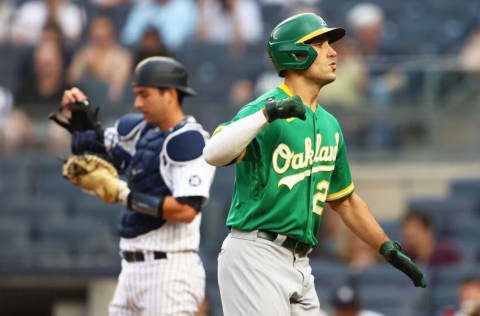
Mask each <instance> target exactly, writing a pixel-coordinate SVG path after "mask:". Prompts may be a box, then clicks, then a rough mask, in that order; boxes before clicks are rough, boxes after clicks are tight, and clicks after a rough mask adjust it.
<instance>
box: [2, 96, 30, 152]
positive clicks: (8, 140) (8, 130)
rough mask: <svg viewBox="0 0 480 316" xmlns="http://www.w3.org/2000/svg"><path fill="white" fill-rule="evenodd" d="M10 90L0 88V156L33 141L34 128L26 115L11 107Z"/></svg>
mask: <svg viewBox="0 0 480 316" xmlns="http://www.w3.org/2000/svg"><path fill="white" fill-rule="evenodd" d="M13 105H14V99H13V94H12V92H11V91H10V90H8V89H7V88H4V87H0V154H1V155H7V154H12V153H15V152H17V151H20V150H21V149H23V148H25V147H26V146H28V145H30V144H31V143H32V141H33V136H34V134H35V133H34V127H33V124H32V122H31V121H30V119H29V118H28V117H27V115H26V114H25V113H24V112H23V111H22V110H20V109H16V108H14V107H13Z"/></svg>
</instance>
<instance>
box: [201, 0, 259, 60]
mask: <svg viewBox="0 0 480 316" xmlns="http://www.w3.org/2000/svg"><path fill="white" fill-rule="evenodd" d="M198 6H199V8H198V25H197V30H196V33H197V39H198V40H199V41H201V42H206V43H215V44H231V45H232V50H231V52H232V55H241V53H242V51H241V49H243V48H244V46H245V44H252V43H258V42H259V41H261V40H263V24H262V16H261V10H260V6H259V5H258V3H257V2H255V1H253V0H199V4H198Z"/></svg>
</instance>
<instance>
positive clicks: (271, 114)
mask: <svg viewBox="0 0 480 316" xmlns="http://www.w3.org/2000/svg"><path fill="white" fill-rule="evenodd" d="M265 110H266V111H267V116H268V122H273V121H274V120H276V119H279V118H281V119H286V118H290V117H298V118H299V119H301V120H305V119H306V116H305V106H304V105H303V102H302V99H300V97H299V96H298V95H295V96H293V97H290V98H286V99H283V100H280V101H278V102H277V101H275V98H274V97H271V98H268V99H267V100H266V102H265Z"/></svg>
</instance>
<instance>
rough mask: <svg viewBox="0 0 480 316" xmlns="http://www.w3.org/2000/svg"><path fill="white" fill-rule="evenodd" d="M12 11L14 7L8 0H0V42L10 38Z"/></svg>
mask: <svg viewBox="0 0 480 316" xmlns="http://www.w3.org/2000/svg"><path fill="white" fill-rule="evenodd" d="M13 12H14V8H13V5H12V4H11V3H10V1H8V0H0V44H2V43H6V42H8V41H9V40H10V27H11V24H12V16H13Z"/></svg>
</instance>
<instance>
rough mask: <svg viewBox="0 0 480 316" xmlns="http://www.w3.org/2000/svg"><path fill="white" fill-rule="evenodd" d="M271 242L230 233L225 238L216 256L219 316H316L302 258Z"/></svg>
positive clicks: (249, 234)
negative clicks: (220, 313)
mask: <svg viewBox="0 0 480 316" xmlns="http://www.w3.org/2000/svg"><path fill="white" fill-rule="evenodd" d="M279 239H280V240H281V238H277V240H279ZM277 240H275V241H273V242H272V241H269V240H266V239H262V238H258V237H257V231H250V232H245V231H239V230H235V229H232V231H231V233H230V234H229V235H228V236H227V238H226V239H225V241H224V242H223V245H222V249H221V251H220V254H219V256H218V284H219V288H220V295H221V299H222V307H223V313H224V315H225V316H257V315H265V316H288V315H291V316H297V315H302V316H311V315H312V316H313V315H315V316H318V315H320V303H319V301H318V296H317V293H316V291H315V286H314V277H313V275H312V269H311V267H310V263H309V259H308V256H303V257H300V256H298V255H297V254H294V253H293V252H292V251H290V250H288V249H286V248H284V247H282V246H280V243H281V242H280V241H278V242H277Z"/></svg>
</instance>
